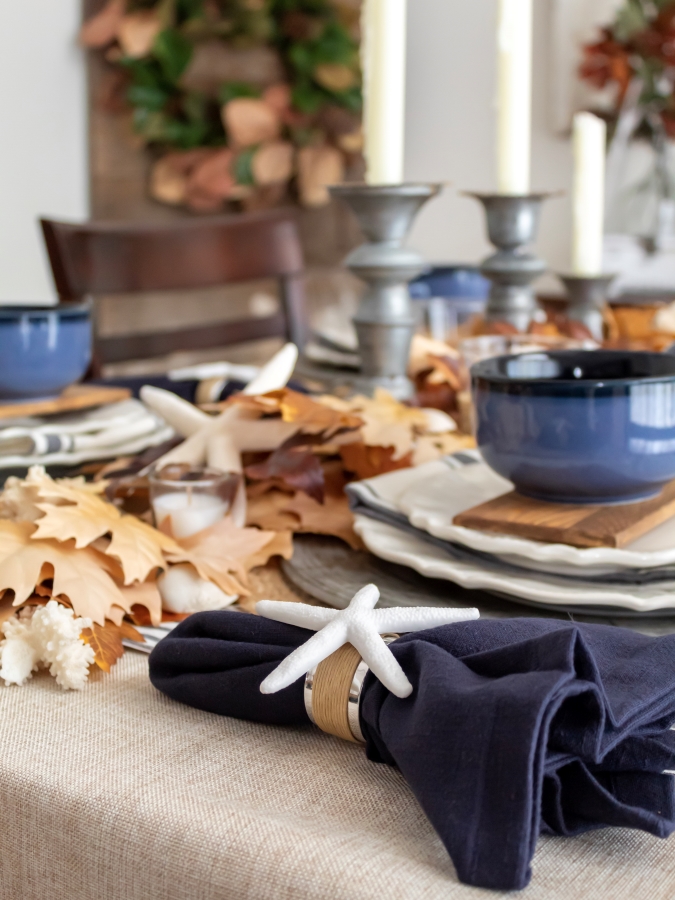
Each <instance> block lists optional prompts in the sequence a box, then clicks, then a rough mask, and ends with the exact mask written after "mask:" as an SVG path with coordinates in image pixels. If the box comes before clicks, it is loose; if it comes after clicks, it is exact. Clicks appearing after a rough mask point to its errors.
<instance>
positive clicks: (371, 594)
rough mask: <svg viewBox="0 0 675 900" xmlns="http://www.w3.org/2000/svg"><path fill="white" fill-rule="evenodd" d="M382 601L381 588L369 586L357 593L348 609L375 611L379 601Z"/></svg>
mask: <svg viewBox="0 0 675 900" xmlns="http://www.w3.org/2000/svg"><path fill="white" fill-rule="evenodd" d="M379 599H380V591H379V588H378V587H377V586H376V585H374V584H367V585H366V586H365V587H362V588H361V590H360V591H357V592H356V593H355V594H354V596H353V598H352V600H351V603H350V604H349V606H348V607H347V609H351V610H354V609H356V610H364V609H375V606H376V604H377V601H378V600H379Z"/></svg>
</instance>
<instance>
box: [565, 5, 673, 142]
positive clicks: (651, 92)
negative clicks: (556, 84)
mask: <svg viewBox="0 0 675 900" xmlns="http://www.w3.org/2000/svg"><path fill="white" fill-rule="evenodd" d="M583 54H584V56H583V61H582V63H581V67H580V70H579V74H580V75H581V77H582V78H583V79H584V80H586V81H587V82H588V83H589V84H591V85H593V86H594V87H596V88H606V87H613V88H614V90H615V93H614V110H613V112H614V116H615V117H616V116H618V114H619V112H620V110H621V108H622V106H623V104H624V101H625V100H626V96H627V94H628V90H629V87H630V85H631V84H632V83H634V84H636V85H638V84H639V85H640V94H639V97H638V99H637V105H638V107H639V108H640V110H641V111H642V113H643V116H642V121H641V124H640V132H641V133H642V135H643V136H645V137H650V138H651V137H653V135H654V132H655V131H661V130H663V131H664V132H665V134H667V135H668V136H669V137H675V2H673V0H627V2H626V3H625V4H624V5H623V6H622V7H621V8H620V9H619V11H618V12H617V15H616V18H615V20H614V22H613V23H612V24H611V25H610V26H608V27H606V28H603V29H602V30H601V33H600V35H599V38H598V40H596V41H594V42H592V43H590V44H587V45H586V46H585V47H584V48H583Z"/></svg>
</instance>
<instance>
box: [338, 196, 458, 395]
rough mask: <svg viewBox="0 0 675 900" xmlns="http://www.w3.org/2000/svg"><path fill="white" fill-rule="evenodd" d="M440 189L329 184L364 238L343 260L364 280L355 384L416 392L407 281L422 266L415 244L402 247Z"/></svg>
mask: <svg viewBox="0 0 675 900" xmlns="http://www.w3.org/2000/svg"><path fill="white" fill-rule="evenodd" d="M440 189H441V185H439V184H396V185H368V184H339V185H335V186H334V187H331V188H330V192H331V194H332V195H333V196H334V197H339V198H341V199H342V200H344V201H345V203H347V204H348V205H349V207H350V208H351V210H352V212H353V213H354V215H355V216H356V218H357V219H358V221H359V225H360V226H361V229H362V231H363V233H364V235H365V237H366V241H367V242H366V243H365V244H362V245H361V246H360V247H357V248H356V249H355V250H353V251H352V252H351V253H350V254H349V256H348V257H347V259H346V260H345V265H346V266H347V268H348V269H349V270H350V271H351V272H353V273H354V274H355V275H356V276H357V277H358V278H360V279H361V280H362V281H365V282H366V285H367V288H366V292H365V294H364V296H363V298H362V300H361V303H360V305H359V308H358V310H357V312H356V315H355V316H354V319H353V322H354V326H355V328H356V333H357V336H358V341H359V352H360V355H361V376H360V378H358V379H357V380H356V382H355V387H356V389H357V390H359V391H362V392H364V393H368V394H372V393H373V391H374V390H375V388H377V387H383V388H385V389H386V390H387V391H389V393H390V394H392V395H393V396H394V397H396V399H397V400H407V399H408V398H410V397H412V395H413V393H414V389H413V385H412V383H411V381H410V379H409V378H408V376H407V374H406V372H407V369H408V359H409V356H410V344H411V341H412V338H413V334H414V332H415V328H416V326H417V317H416V315H415V310H414V308H413V304H412V301H411V299H410V292H409V290H408V282H409V281H412V279H413V278H416V277H417V276H418V275H421V274H422V272H423V271H424V270H425V268H426V265H425V263H424V260H423V259H422V257H421V256H420V255H419V253H416V252H415V251H414V250H408V249H406V248H404V247H402V246H401V245H402V243H403V241H404V239H405V238H406V236H407V234H408V232H409V231H410V227H411V225H412V223H413V220H414V218H415V216H416V215H417V213H418V211H419V209H420V208H421V207H422V206H423V204H424V203H426V201H427V200H429V199H430V198H431V197H435V196H436V194H438V192H439V191H440Z"/></svg>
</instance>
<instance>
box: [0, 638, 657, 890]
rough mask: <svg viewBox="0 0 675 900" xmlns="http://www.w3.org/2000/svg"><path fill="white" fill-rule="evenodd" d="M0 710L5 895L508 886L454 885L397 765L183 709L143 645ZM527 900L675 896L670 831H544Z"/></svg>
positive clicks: (3, 699)
mask: <svg viewBox="0 0 675 900" xmlns="http://www.w3.org/2000/svg"><path fill="white" fill-rule="evenodd" d="M0 717H1V718H0V721H1V722H2V734H3V741H2V752H1V753H0V810H1V811H2V823H3V827H2V829H1V831H0V898H1V900H305V898H307V900H366V898H368V900H371V898H377V900H380V898H388V900H397V898H424V900H434V898H439V900H440V898H443V900H464V898H466V900H476V898H480V897H486V898H487V897H495V896H507V895H496V894H493V893H490V892H488V891H482V890H476V889H473V888H468V887H465V886H463V885H461V884H459V883H458V882H457V879H456V876H455V874H454V870H453V867H452V864H451V863H450V861H449V859H448V857H447V854H446V852H445V850H444V849H443V847H442V845H441V843H440V841H439V840H438V838H437V837H436V835H435V833H434V832H433V830H432V828H431V826H430V825H429V823H428V822H427V820H426V819H425V817H424V815H423V813H422V812H421V810H420V808H419V807H418V805H417V803H416V801H415V799H414V797H413V796H412V794H411V792H410V790H409V789H408V787H407V786H406V784H405V782H404V781H403V779H402V777H401V776H400V775H399V774H398V772H396V771H395V770H393V769H390V768H388V767H386V766H382V765H375V764H373V763H369V762H368V761H367V760H366V758H365V756H364V753H363V750H362V749H361V748H360V747H359V746H357V745H355V744H349V743H347V742H344V741H341V740H339V739H338V738H333V737H331V736H328V735H325V734H323V733H321V732H319V731H318V730H316V729H313V728H310V727H308V728H306V729H290V728H286V729H281V728H272V727H267V726H262V725H254V724H250V723H247V722H240V721H236V720H233V719H224V718H219V717H217V716H214V715H210V714H208V713H203V712H200V711H197V710H193V709H189V708H187V707H184V706H180V705H178V704H176V703H174V702H172V701H170V700H168V699H167V698H166V697H164V696H162V695H160V694H159V693H158V692H157V691H156V690H155V689H154V688H153V687H152V686H151V685H150V682H149V681H148V678H147V659H146V658H145V657H143V656H141V655H140V654H136V653H133V652H129V653H127V654H126V655H125V657H124V659H123V660H122V661H121V662H120V663H119V664H118V665H117V666H116V667H115V669H114V670H113V672H112V674H111V675H107V676H103V675H100V676H98V677H95V678H94V680H92V681H91V682H90V684H89V685H88V686H87V688H86V689H85V690H84V691H82V692H81V693H73V692H71V693H66V692H63V691H61V690H60V689H59V688H58V687H57V686H56V685H55V683H54V681H53V680H52V679H51V678H50V677H49V676H47V675H44V674H42V675H39V676H37V677H36V678H35V679H34V680H33V681H32V682H31V683H29V684H28V685H27V686H26V687H23V688H17V687H10V688H5V687H0ZM495 852H496V853H498V852H499V848H498V847H495ZM509 896H513V895H509ZM518 896H522V897H523V898H524V900H549V898H556V900H558V898H564V900H567V898H569V900H578V898H581V897H584V898H585V897H587V898H593V900H598V898H603V900H604V898H606V900H638V898H644V900H661V898H662V900H672V898H673V897H675V840H673V841H659V840H657V839H656V838H652V837H650V836H647V835H644V834H639V833H633V832H627V831H626V832H621V831H605V832H596V833H593V834H589V835H586V836H584V837H582V838H579V839H575V840H562V839H552V838H548V839H546V838H543V839H541V840H540V844H539V849H538V851H537V854H536V857H535V860H534V879H533V884H532V886H531V887H530V888H528V889H527V890H526V891H524V892H523V893H522V894H521V895H518Z"/></svg>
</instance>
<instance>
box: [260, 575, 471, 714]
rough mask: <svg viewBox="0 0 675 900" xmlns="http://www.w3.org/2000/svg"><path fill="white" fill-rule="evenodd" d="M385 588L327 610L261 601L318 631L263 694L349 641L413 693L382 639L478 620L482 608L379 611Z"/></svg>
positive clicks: (268, 611) (398, 690)
mask: <svg viewBox="0 0 675 900" xmlns="http://www.w3.org/2000/svg"><path fill="white" fill-rule="evenodd" d="M379 598H380V592H379V590H378V589H377V587H376V586H375V585H374V584H367V585H366V586H365V587H363V588H361V590H360V591H358V593H356V594H355V595H354V597H353V598H352V600H351V602H350V604H349V606H348V607H347V608H346V609H341V610H338V609H324V608H323V607H320V606H310V605H309V604H307V603H283V602H281V601H277V600H260V601H259V602H258V603H256V611H257V612H258V614H259V615H261V616H264V617H265V618H266V619H274V620H275V621H276V622H285V623H286V624H287V625H297V626H298V627H300V628H310V629H312V630H313V631H316V632H317V634H315V635H314V636H313V637H311V638H310V639H309V640H308V641H307V642H306V643H305V644H303V645H302V646H301V647H298V648H296V649H295V650H294V651H293V652H292V653H291V654H290V656H287V657H286V659H285V660H284V661H283V662H282V663H280V664H279V665H278V666H277V667H276V669H275V670H274V671H273V672H271V673H270V674H269V675H268V676H267V678H266V679H265V680H264V681H263V683H262V684H261V685H260V690H261V692H262V693H263V694H275V693H276V692H277V691H280V690H282V689H283V688H285V687H288V686H289V685H290V684H293V682H294V681H297V680H298V678H300V677H301V676H302V675H306V674H307V672H309V671H310V669H313V668H314V667H315V666H316V665H318V664H319V663H320V662H322V660H324V659H327V658H328V657H329V656H330V655H331V653H335V651H336V650H338V649H339V648H340V647H342V645H343V644H347V643H350V644H352V645H353V646H354V647H356V649H357V650H358V651H359V653H360V654H361V656H362V657H363V659H364V660H365V662H366V663H367V664H368V666H369V667H370V668H371V670H372V672H373V674H374V675H375V676H376V677H377V678H379V680H380V681H381V682H382V684H383V685H384V686H385V687H386V688H388V689H389V690H390V691H391V692H392V694H395V695H396V696H397V697H408V696H410V694H411V693H412V689H413V688H412V685H411V684H410V682H409V681H408V679H407V678H406V675H405V672H404V671H403V669H402V668H401V666H400V665H399V664H398V662H397V661H396V658H395V657H394V654H393V653H392V652H391V650H390V649H389V648H388V647H387V645H386V644H385V642H384V641H383V640H382V638H381V637H380V635H381V634H387V633H389V632H409V631H423V630H424V629H426V628H434V627H435V626H437V625H449V624H451V623H452V622H466V621H468V620H470V619H477V618H478V617H479V612H478V610H477V609H451V608H448V607H444V608H442V609H438V608H435V607H430V606H417V607H401V606H397V607H391V608H389V609H375V605H376V603H377V601H378V600H379Z"/></svg>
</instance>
